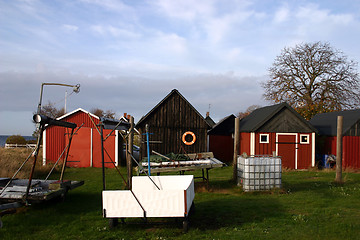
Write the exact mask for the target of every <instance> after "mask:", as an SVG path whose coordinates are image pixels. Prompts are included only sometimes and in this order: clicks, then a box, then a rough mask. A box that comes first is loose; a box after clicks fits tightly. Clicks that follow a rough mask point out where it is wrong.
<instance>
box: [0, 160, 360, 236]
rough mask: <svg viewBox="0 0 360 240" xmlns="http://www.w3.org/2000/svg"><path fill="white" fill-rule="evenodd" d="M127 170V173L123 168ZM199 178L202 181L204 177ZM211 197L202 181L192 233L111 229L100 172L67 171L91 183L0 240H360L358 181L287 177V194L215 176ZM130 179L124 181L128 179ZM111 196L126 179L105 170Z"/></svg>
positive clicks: (18, 217) (159, 227) (14, 220)
mask: <svg viewBox="0 0 360 240" xmlns="http://www.w3.org/2000/svg"><path fill="white" fill-rule="evenodd" d="M122 171H124V169H122ZM188 173H195V175H197V176H199V175H200V172H188ZM209 174H210V185H209V189H208V190H207V189H206V188H205V186H204V184H202V183H201V182H200V180H196V183H195V186H196V196H195V200H194V202H195V205H196V211H195V213H194V214H193V215H192V216H191V217H190V229H189V232H188V233H186V234H184V233H182V228H181V224H180V222H178V223H176V221H175V220H174V219H169V218H164V219H157V218H150V219H149V221H148V223H147V224H145V223H143V222H142V220H141V219H127V220H126V222H127V224H125V225H119V226H118V227H117V228H115V229H113V230H109V227H108V221H107V219H104V218H103V217H102V213H101V190H102V175H101V169H91V168H88V169H76V168H72V169H68V170H67V172H66V175H65V178H66V179H72V180H85V185H83V186H82V187H79V188H77V189H74V190H72V191H69V193H68V195H67V196H66V199H65V201H64V202H48V203H45V204H41V205H40V204H39V205H32V206H30V207H26V208H22V209H19V210H18V212H17V213H16V214H12V215H6V216H4V217H2V220H3V222H4V227H3V228H2V229H0V239H36V240H41V239H52V240H55V239H358V238H359V236H360V235H359V234H360V221H359V219H360V174H359V173H343V177H344V181H345V183H344V184H341V185H339V184H335V183H334V182H333V180H334V178H335V172H331V171H328V172H321V171H305V172H297V171H290V172H283V175H282V176H283V178H282V183H283V188H282V189H279V190H273V191H269V192H262V193H260V192H253V193H244V192H242V191H241V189H240V188H239V187H237V186H235V185H234V184H232V183H231V181H230V179H231V175H232V168H230V167H225V168H222V169H213V170H211V171H209ZM124 175H125V174H124ZM107 183H108V185H107V186H108V187H109V188H111V189H117V188H118V189H123V187H124V185H123V184H122V180H121V178H120V176H119V175H118V174H117V173H116V171H115V170H113V169H108V170H107Z"/></svg>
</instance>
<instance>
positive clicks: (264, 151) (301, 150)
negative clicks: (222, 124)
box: [240, 132, 313, 169]
mask: <svg viewBox="0 0 360 240" xmlns="http://www.w3.org/2000/svg"><path fill="white" fill-rule="evenodd" d="M260 134H269V143H260ZM250 135H251V133H244V132H243V133H240V154H242V153H243V152H246V153H247V154H248V155H250V144H251V143H250ZM300 135H307V136H308V138H309V143H308V144H300ZM280 136H283V135H280ZM285 136H286V135H285ZM292 136H293V138H291V139H292V141H293V142H294V144H293V145H291V144H290V145H291V146H290V145H289V149H290V147H291V151H292V152H293V153H288V154H290V155H291V156H293V157H292V158H291V159H292V162H291V163H290V162H289V163H286V161H284V162H283V167H287V168H292V169H293V168H295V152H294V151H295V140H294V139H295V135H292ZM297 139H298V142H299V144H298V145H297V146H298V150H297V168H298V169H307V168H309V167H311V165H312V141H313V139H312V134H311V133H309V134H307V133H304V134H303V133H301V134H300V133H297ZM254 144H255V155H272V154H273V151H276V133H255V143H254ZM280 148H282V149H286V145H281V146H280V145H279V147H278V151H279V149H280ZM290 155H289V156H290Z"/></svg>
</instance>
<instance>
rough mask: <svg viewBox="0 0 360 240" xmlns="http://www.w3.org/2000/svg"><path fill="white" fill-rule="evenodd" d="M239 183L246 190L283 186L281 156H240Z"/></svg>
mask: <svg viewBox="0 0 360 240" xmlns="http://www.w3.org/2000/svg"><path fill="white" fill-rule="evenodd" d="M237 171H238V185H242V187H243V190H244V191H261V190H270V189H272V188H281V158H280V157H271V156H249V157H243V156H239V157H238V161H237Z"/></svg>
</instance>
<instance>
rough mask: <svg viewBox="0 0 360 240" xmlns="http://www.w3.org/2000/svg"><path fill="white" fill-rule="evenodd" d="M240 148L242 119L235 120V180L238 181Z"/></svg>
mask: <svg viewBox="0 0 360 240" xmlns="http://www.w3.org/2000/svg"><path fill="white" fill-rule="evenodd" d="M239 147H240V118H238V117H237V118H235V128H234V155H233V168H234V169H233V180H234V181H235V182H236V179H237V157H238V152H239Z"/></svg>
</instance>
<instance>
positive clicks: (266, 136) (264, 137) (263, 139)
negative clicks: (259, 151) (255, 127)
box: [260, 134, 269, 143]
mask: <svg viewBox="0 0 360 240" xmlns="http://www.w3.org/2000/svg"><path fill="white" fill-rule="evenodd" d="M260 143H269V134H260Z"/></svg>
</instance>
